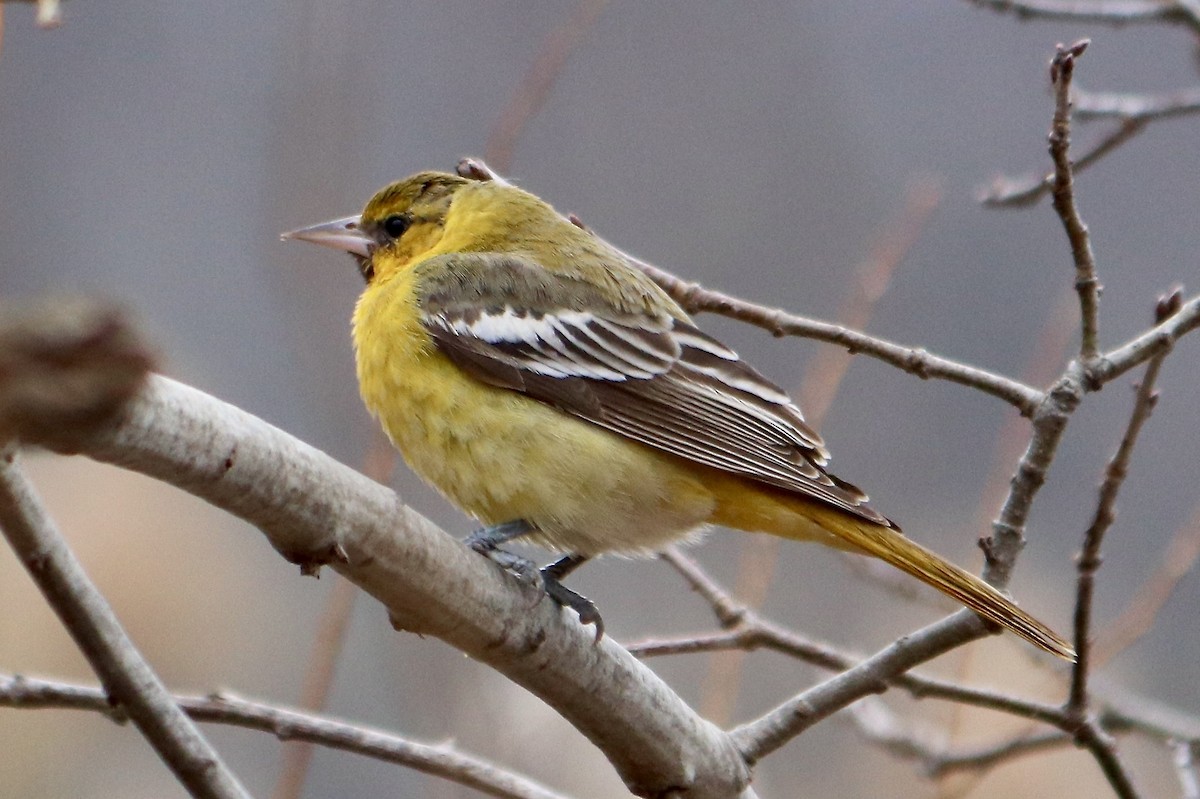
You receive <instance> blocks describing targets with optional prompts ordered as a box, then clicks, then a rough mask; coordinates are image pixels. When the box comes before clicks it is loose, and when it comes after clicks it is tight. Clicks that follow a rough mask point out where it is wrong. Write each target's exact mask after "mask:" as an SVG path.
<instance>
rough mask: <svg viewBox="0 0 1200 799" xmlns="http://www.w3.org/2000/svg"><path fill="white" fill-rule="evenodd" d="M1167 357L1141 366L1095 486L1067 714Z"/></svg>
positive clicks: (1080, 703)
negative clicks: (1099, 577)
mask: <svg viewBox="0 0 1200 799" xmlns="http://www.w3.org/2000/svg"><path fill="white" fill-rule="evenodd" d="M1181 300H1182V297H1181V295H1180V291H1179V290H1176V291H1174V292H1173V293H1172V294H1171V295H1170V296H1169V297H1165V298H1163V299H1162V300H1160V301H1159V303H1158V311H1157V314H1156V318H1155V321H1156V322H1162V321H1165V319H1166V318H1167V317H1169V316H1171V315H1172V314H1174V313H1176V312H1178V310H1179V305H1180V302H1181ZM1164 358H1166V353H1163V354H1160V355H1158V356H1157V357H1155V358H1152V359H1151V360H1150V362H1149V364H1147V366H1146V374H1145V375H1144V376H1143V377H1142V380H1141V383H1139V384H1138V387H1137V394H1136V395H1135V397H1134V401H1133V410H1132V412H1131V413H1130V415H1129V422H1128V424H1126V426H1125V433H1124V435H1122V436H1121V443H1120V444H1119V445H1118V446H1117V451H1116V454H1114V455H1113V457H1112V460H1110V461H1109V463H1108V467H1107V468H1106V469H1105V473H1104V481H1103V482H1102V483H1101V485H1100V495H1099V499H1098V500H1097V502H1096V512H1095V514H1094V515H1093V517H1092V522H1091V524H1090V525H1088V529H1087V532H1085V533H1084V537H1083V545H1082V547H1081V548H1080V553H1079V559H1078V564H1077V570H1078V573H1079V577H1078V584H1077V588H1076V595H1075V654H1076V658H1077V659H1076V662H1075V666H1074V669H1073V670H1072V672H1071V690H1070V696H1069V699H1068V700H1067V712H1068V713H1073V714H1075V715H1076V716H1078V717H1079V718H1082V717H1083V716H1084V715H1085V714H1086V713H1087V707H1088V687H1087V681H1088V674H1089V669H1090V668H1091V665H1092V649H1091V633H1092V596H1093V594H1094V592H1095V582H1096V572H1098V571H1099V570H1100V564H1101V558H1100V547H1101V544H1102V543H1103V541H1104V535H1105V533H1107V532H1108V529H1109V528H1110V527H1111V526H1112V524H1113V522H1114V521H1116V518H1117V495H1118V494H1119V493H1120V491H1121V485H1122V484H1123V483H1124V482H1125V476H1126V475H1127V474H1128V473H1129V463H1130V460H1131V459H1132V457H1133V448H1134V447H1135V446H1136V444H1137V439H1138V435H1139V434H1140V433H1141V431H1142V427H1143V426H1144V425H1145V423H1146V420H1147V419H1149V418H1150V414H1151V413H1152V412H1153V410H1154V406H1155V404H1156V403H1157V401H1158V392H1157V391H1155V389H1154V384H1155V382H1156V381H1157V380H1158V373H1159V370H1160V369H1161V368H1162V364H1163V359H1164Z"/></svg>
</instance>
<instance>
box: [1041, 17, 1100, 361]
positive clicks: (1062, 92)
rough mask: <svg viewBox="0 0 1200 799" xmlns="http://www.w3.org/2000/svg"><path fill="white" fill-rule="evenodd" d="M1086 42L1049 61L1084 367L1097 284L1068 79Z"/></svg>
mask: <svg viewBox="0 0 1200 799" xmlns="http://www.w3.org/2000/svg"><path fill="white" fill-rule="evenodd" d="M1088 44H1089V42H1088V40H1087V39H1081V40H1080V41H1078V42H1076V43H1075V44H1073V45H1071V46H1070V47H1064V46H1063V45H1061V44H1060V45H1059V46H1058V52H1056V53H1055V54H1054V58H1053V60H1051V62H1050V82H1051V84H1053V86H1054V123H1053V125H1052V126H1051V128H1050V157H1051V158H1052V159H1053V160H1054V188H1053V189H1052V190H1051V197H1052V198H1053V205H1054V210H1055V211H1056V212H1057V213H1058V216H1059V219H1061V220H1062V224H1063V228H1064V229H1065V230H1066V232H1067V239H1068V241H1070V242H1071V256H1072V258H1073V259H1074V261H1075V290H1076V291H1077V292H1079V316H1080V326H1081V332H1080V342H1079V357H1080V359H1081V360H1082V361H1083V362H1084V363H1085V364H1086V363H1088V362H1090V361H1093V360H1095V358H1096V357H1097V356H1098V355H1099V354H1100V338H1099V324H1100V281H1099V280H1098V279H1097V277H1096V258H1095V256H1094V255H1093V254H1092V242H1091V237H1090V236H1089V235H1088V229H1087V225H1085V224H1084V223H1083V219H1081V218H1080V216H1079V209H1078V208H1077V207H1076V205H1075V184H1074V178H1073V177H1072V172H1071V153H1070V149H1071V78H1072V76H1073V75H1074V74H1075V61H1076V59H1078V58H1079V56H1081V55H1083V52H1084V51H1085V50H1086V49H1087V46H1088Z"/></svg>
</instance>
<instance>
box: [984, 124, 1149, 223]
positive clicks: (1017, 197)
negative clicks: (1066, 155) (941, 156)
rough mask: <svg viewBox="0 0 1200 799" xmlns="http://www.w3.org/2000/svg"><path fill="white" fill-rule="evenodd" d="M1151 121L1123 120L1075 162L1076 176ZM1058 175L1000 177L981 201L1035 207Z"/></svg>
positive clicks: (986, 203)
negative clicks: (1019, 177) (1018, 177)
mask: <svg viewBox="0 0 1200 799" xmlns="http://www.w3.org/2000/svg"><path fill="white" fill-rule="evenodd" d="M1147 122H1148V121H1147V120H1142V119H1127V120H1123V121H1122V122H1121V123H1120V124H1119V125H1117V126H1116V127H1115V128H1113V129H1112V130H1111V131H1110V132H1109V133H1108V134H1107V135H1105V136H1104V137H1102V138H1101V139H1100V140H1099V141H1098V142H1096V143H1095V144H1093V145H1092V146H1091V147H1090V148H1088V149H1087V150H1086V151H1085V152H1084V154H1083V155H1081V156H1079V158H1077V159H1075V161H1074V166H1073V171H1074V173H1075V174H1076V175H1078V174H1079V173H1080V172H1083V171H1084V170H1085V169H1087V168H1088V167H1090V166H1092V165H1093V164H1095V163H1096V162H1097V161H1099V160H1100V159H1101V158H1103V157H1104V156H1106V155H1108V154H1109V153H1111V152H1112V151H1113V150H1115V149H1117V148H1118V147H1120V146H1121V145H1122V144H1124V143H1125V142H1127V141H1129V140H1130V139H1132V138H1133V137H1134V136H1136V135H1137V134H1139V133H1141V132H1142V130H1144V129H1145V127H1146V125H1147ZM1054 176H1055V173H1054V172H1053V171H1051V172H1047V173H1046V174H1045V175H1044V176H1042V177H1040V178H1032V179H1031V178H1021V179H1016V178H1006V177H1001V178H997V179H996V180H994V181H992V185H991V186H990V187H989V188H988V189H987V190H986V191H984V192H983V193H982V194H981V195H980V198H979V201H980V202H981V203H982V204H983V205H985V206H988V207H992V208H1023V207H1025V206H1029V205H1033V204H1034V203H1036V202H1037V201H1038V200H1040V199H1042V197H1044V196H1045V195H1047V194H1049V193H1050V192H1051V191H1052V190H1053V189H1054Z"/></svg>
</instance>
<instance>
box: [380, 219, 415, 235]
mask: <svg viewBox="0 0 1200 799" xmlns="http://www.w3.org/2000/svg"><path fill="white" fill-rule="evenodd" d="M411 222H412V218H411V217H409V216H408V215H407V214H392V215H391V216H389V217H388V218H387V219H385V220H383V232H384V233H386V234H388V236H390V237H391V238H393V239H398V238H400V237H401V236H403V235H404V231H406V230H408V226H409V224H411Z"/></svg>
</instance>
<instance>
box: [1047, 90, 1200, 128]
mask: <svg viewBox="0 0 1200 799" xmlns="http://www.w3.org/2000/svg"><path fill="white" fill-rule="evenodd" d="M1071 100H1072V102H1073V103H1074V106H1075V116H1077V117H1079V118H1080V119H1105V118H1115V119H1119V120H1121V121H1122V122H1153V121H1156V120H1159V119H1170V118H1172V117H1180V116H1188V115H1190V114H1196V113H1200V87H1193V88H1188V89H1180V90H1178V91H1174V92H1168V93H1166V94H1138V93H1123V92H1092V91H1085V90H1083V89H1080V88H1079V86H1078V85H1076V86H1075V89H1074V91H1073V92H1072V94H1071Z"/></svg>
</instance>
